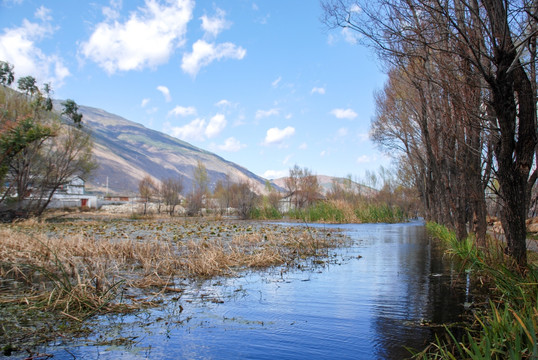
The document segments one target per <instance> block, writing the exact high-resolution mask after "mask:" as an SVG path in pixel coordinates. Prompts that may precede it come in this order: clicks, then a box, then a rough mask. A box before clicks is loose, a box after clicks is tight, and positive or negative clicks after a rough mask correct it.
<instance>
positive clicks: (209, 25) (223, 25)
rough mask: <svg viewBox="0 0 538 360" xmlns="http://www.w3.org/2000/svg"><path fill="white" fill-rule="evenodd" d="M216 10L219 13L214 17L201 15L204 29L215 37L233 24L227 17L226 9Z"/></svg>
mask: <svg viewBox="0 0 538 360" xmlns="http://www.w3.org/2000/svg"><path fill="white" fill-rule="evenodd" d="M216 12H217V13H216V14H215V16H213V17H208V16H206V15H203V16H202V17H200V20H202V29H203V30H204V31H205V32H206V34H208V35H210V36H213V37H216V36H217V35H218V34H220V33H221V32H222V30H226V29H229V28H230V26H231V23H230V22H228V21H226V19H225V16H226V12H225V11H224V10H222V9H219V8H217V9H216Z"/></svg>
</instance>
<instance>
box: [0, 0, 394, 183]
mask: <svg viewBox="0 0 538 360" xmlns="http://www.w3.org/2000/svg"><path fill="white" fill-rule="evenodd" d="M321 16H322V9H321V6H320V3H319V1H317V0H255V1H252V0H231V1H230V0H228V1H224V0H214V1H201V0H200V1H194V0H129V1H122V0H105V1H101V0H94V1H91V2H83V1H65V0H47V1H45V0H41V1H39V0H0V25H1V26H0V60H2V61H7V62H9V63H11V64H13V65H14V71H15V77H16V79H17V78H19V77H22V76H27V75H31V76H34V77H35V78H36V79H37V80H38V82H39V83H41V84H42V83H46V82H48V83H51V85H52V88H53V91H54V94H53V96H54V98H56V99H73V100H75V101H76V102H77V103H78V104H79V105H86V106H92V107H97V108H101V109H104V110H106V111H108V112H111V113H113V114H116V115H119V116H122V117H124V118H126V119H128V120H131V121H134V122H137V123H140V124H142V125H144V126H146V127H148V128H151V129H154V130H158V131H162V132H165V133H167V134H169V135H171V136H174V137H176V138H179V139H181V140H184V141H186V142H189V143H191V144H193V145H195V146H197V147H200V148H202V149H205V150H209V151H211V152H214V153H216V154H217V155H219V156H221V157H223V158H225V159H226V160H230V161H233V162H235V163H237V164H239V165H241V166H243V167H245V168H247V169H248V170H250V171H252V172H254V173H255V174H257V175H260V176H263V177H265V178H269V179H274V178H278V177H282V176H286V175H288V172H289V169H290V168H291V167H293V166H294V165H299V166H300V167H307V168H308V169H310V170H311V171H312V172H313V173H315V174H318V175H330V176H342V177H343V176H347V175H349V174H351V175H352V176H353V177H354V178H357V179H360V178H362V177H363V176H364V173H365V171H371V172H373V171H377V170H378V169H379V167H380V166H385V167H387V166H389V164H390V159H389V158H388V157H387V155H385V154H383V153H382V152H380V151H379V150H378V149H377V147H376V145H375V144H373V143H372V142H371V141H370V140H369V139H368V133H369V129H370V121H371V118H372V117H373V116H374V114H375V100H374V93H375V91H379V90H381V89H382V88H383V85H384V82H385V79H386V76H385V74H384V73H383V72H382V71H381V66H380V65H379V62H378V60H377V59H376V56H375V54H374V53H373V52H372V50H370V49H367V48H365V47H364V46H361V45H359V44H357V39H358V38H357V36H358V35H357V34H354V33H353V32H351V31H345V30H342V29H328V28H327V27H326V26H325V25H324V24H323V23H322V22H321V20H320V18H321Z"/></svg>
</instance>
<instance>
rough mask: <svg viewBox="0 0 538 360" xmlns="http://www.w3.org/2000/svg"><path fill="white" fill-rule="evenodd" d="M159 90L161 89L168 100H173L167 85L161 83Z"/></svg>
mask: <svg viewBox="0 0 538 360" xmlns="http://www.w3.org/2000/svg"><path fill="white" fill-rule="evenodd" d="M157 90H159V91H160V92H161V93H162V94H163V96H164V99H165V100H166V102H170V101H172V97H171V96H170V90H169V89H168V88H167V87H166V86H163V85H159V86H157Z"/></svg>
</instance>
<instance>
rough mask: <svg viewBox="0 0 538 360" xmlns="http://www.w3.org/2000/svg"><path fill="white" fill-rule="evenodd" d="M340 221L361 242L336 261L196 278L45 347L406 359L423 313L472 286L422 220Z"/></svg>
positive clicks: (118, 354) (447, 306) (449, 316)
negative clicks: (156, 304)
mask: <svg viewBox="0 0 538 360" xmlns="http://www.w3.org/2000/svg"><path fill="white" fill-rule="evenodd" d="M325 227H330V226H325ZM335 227H336V226H335ZM337 227H338V228H343V229H344V231H345V232H346V233H347V234H348V235H349V236H351V237H352V238H353V239H354V240H355V244H354V245H353V246H352V247H351V248H346V249H339V250H337V251H336V252H335V253H334V254H333V255H332V257H331V258H332V259H333V260H332V261H331V262H329V263H326V264H324V265H319V266H317V267H315V268H314V269H310V270H304V269H303V270H301V269H295V270H293V271H283V273H281V271H282V269H280V268H278V269H273V270H272V271H270V272H252V273H249V274H246V275H245V276H243V277H240V278H233V279H219V280H212V281H209V282H205V283H201V284H194V285H191V286H190V287H189V288H188V290H187V291H186V293H185V294H184V295H182V296H181V297H179V298H177V299H176V301H173V300H169V301H166V302H165V303H166V304H167V305H166V306H164V307H162V308H159V309H152V310H148V311H146V312H141V313H139V314H137V315H136V316H133V315H130V316H123V317H120V316H116V317H103V318H100V319H98V323H99V324H101V325H102V326H103V328H102V338H100V337H99V336H98V335H97V336H96V337H92V338H91V339H82V340H80V342H79V343H76V344H62V343H58V344H55V345H54V346H52V347H49V348H47V349H44V351H46V352H47V353H49V354H54V358H55V359H73V358H77V359H116V358H124V359H146V358H148V359H403V358H406V357H409V356H410V353H409V352H408V351H407V350H406V349H405V347H410V348H414V349H422V348H424V346H425V345H426V344H427V343H429V341H430V340H431V339H432V330H431V329H430V328H429V327H427V326H423V325H424V324H425V323H430V324H432V323H435V324H440V323H443V322H452V321H457V320H458V316H459V314H460V313H461V312H462V311H463V303H464V302H465V301H466V300H467V299H466V298H465V296H466V295H465V289H464V288H463V289H462V288H461V286H454V283H455V280H456V278H457V274H456V272H455V271H452V269H451V264H450V262H449V261H448V260H447V259H444V258H443V256H442V252H441V250H440V249H438V248H437V247H436V246H435V244H434V243H432V242H431V241H430V240H429V239H428V238H427V236H426V233H425V229H424V227H423V226H422V224H421V223H410V224H396V225H344V226H342V225H339V226H337ZM464 285H465V284H464ZM200 298H203V299H204V300H203V301H200ZM105 325H106V326H105ZM100 339H103V340H106V342H104V343H102V344H101V345H100V346H96V345H95V341H98V340H100ZM110 339H113V341H110Z"/></svg>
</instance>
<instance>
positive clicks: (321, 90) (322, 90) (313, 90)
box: [310, 87, 325, 95]
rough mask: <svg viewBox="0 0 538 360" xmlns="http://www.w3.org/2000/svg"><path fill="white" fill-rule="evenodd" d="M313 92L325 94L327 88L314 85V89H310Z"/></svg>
mask: <svg viewBox="0 0 538 360" xmlns="http://www.w3.org/2000/svg"><path fill="white" fill-rule="evenodd" d="M310 93H311V94H320V95H323V94H325V88H322V87H314V88H312V91H310Z"/></svg>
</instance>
